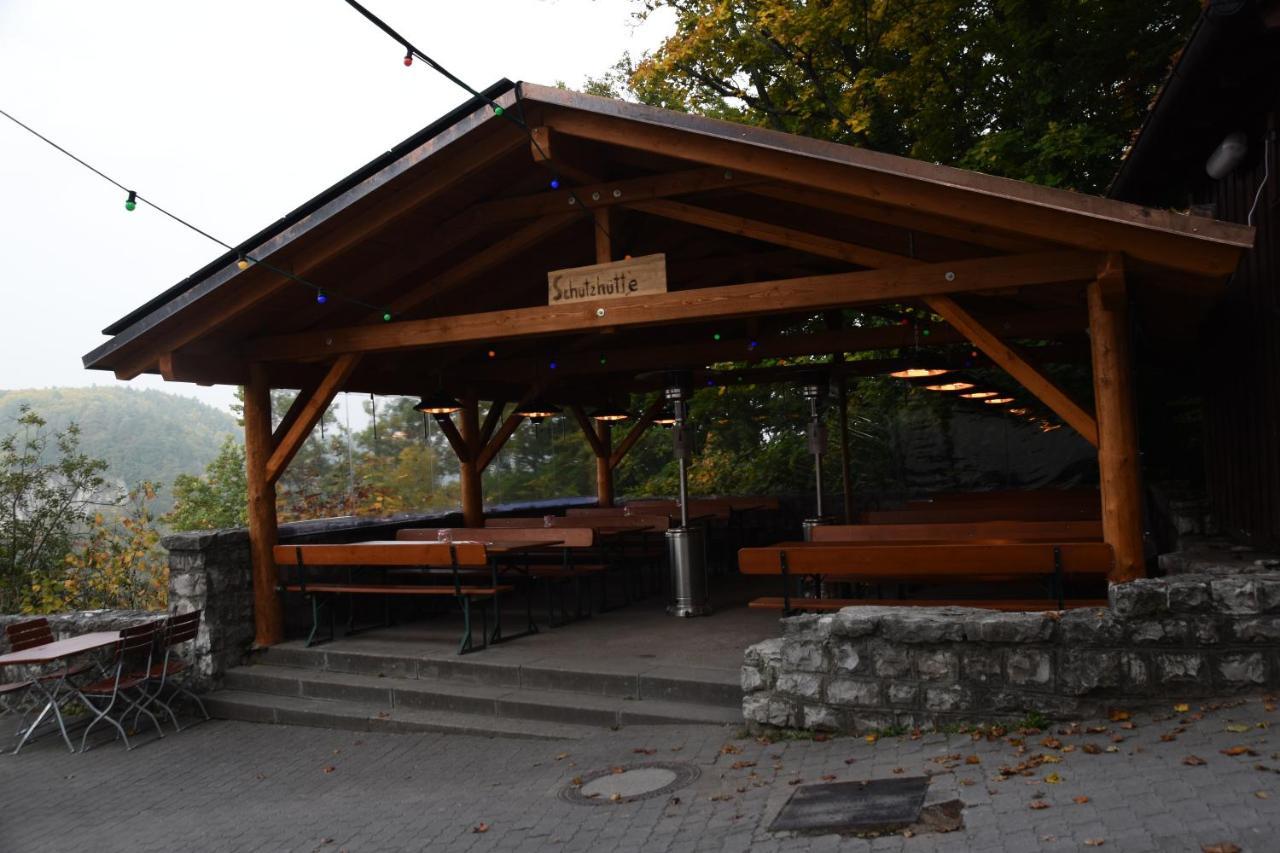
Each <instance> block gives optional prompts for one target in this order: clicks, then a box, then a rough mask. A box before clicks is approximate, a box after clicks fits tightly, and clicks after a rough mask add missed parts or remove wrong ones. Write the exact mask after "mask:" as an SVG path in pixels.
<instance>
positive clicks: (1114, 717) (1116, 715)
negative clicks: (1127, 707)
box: [1107, 708, 1132, 723]
mask: <svg viewBox="0 0 1280 853" xmlns="http://www.w3.org/2000/svg"><path fill="white" fill-rule="evenodd" d="M1131 716H1132V714H1130V713H1129V712H1128V711H1122V710H1121V709H1119V708H1112V709H1111V710H1110V711H1108V712H1107V719H1109V720H1111V722H1113V723H1119V722H1121V721H1123V720H1127V719H1129V717H1131Z"/></svg>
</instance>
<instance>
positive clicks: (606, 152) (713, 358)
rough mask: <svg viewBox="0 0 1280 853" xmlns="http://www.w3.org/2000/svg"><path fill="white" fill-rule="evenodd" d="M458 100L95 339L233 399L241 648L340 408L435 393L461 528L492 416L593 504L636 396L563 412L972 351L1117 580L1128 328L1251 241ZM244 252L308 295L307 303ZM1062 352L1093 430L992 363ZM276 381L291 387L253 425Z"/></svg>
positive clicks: (553, 95)
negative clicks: (1092, 469)
mask: <svg viewBox="0 0 1280 853" xmlns="http://www.w3.org/2000/svg"><path fill="white" fill-rule="evenodd" d="M484 94H485V97H486V98H490V99H492V101H493V102H495V103H496V104H497V105H499V106H501V108H502V110H503V114H501V115H499V114H497V111H495V110H494V109H493V108H492V106H491V105H490V104H489V103H486V102H485V101H483V100H479V99H477V100H473V101H471V102H468V103H467V104H464V105H463V106H461V107H459V108H458V109H456V110H454V111H453V112H451V113H450V114H448V115H447V116H445V117H443V118H442V119H441V120H439V121H437V122H435V123H434V124H432V125H431V126H429V127H427V128H425V129H424V130H423V131H421V132H420V133H418V134H416V135H415V136H413V137H411V138H410V139H408V140H406V141H405V142H403V143H402V144H400V145H398V146H397V147H395V148H394V149H392V150H391V151H389V152H387V153H386V154H385V155H384V156H382V157H380V158H378V159H377V160H375V161H373V162H372V163H370V164H368V165H367V166H366V167H364V168H363V169H361V170H359V171H358V172H356V173H355V174H353V175H351V176H350V177H349V178H347V179H345V180H344V181H342V182H340V183H339V184H337V185H336V186H334V187H332V188H330V189H329V190H327V191H325V192H324V193H322V194H320V195H319V196H317V197H316V198H315V199H312V200H311V201H310V202H308V203H307V204H306V205H304V206H303V207H301V208H299V209H298V210H296V211H294V212H293V213H291V214H290V215H288V216H287V217H285V218H283V219H282V220H280V221H279V222H277V223H275V224H273V225H272V226H271V227H270V228H268V229H267V230H265V231H263V232H261V233H259V234H257V235H255V236H253V237H251V238H250V239H249V240H247V241H245V242H244V243H243V244H242V245H241V246H240V247H238V249H237V251H235V252H230V253H227V254H225V255H223V256H222V257H220V258H218V259H217V260H215V261H214V262H213V263H211V264H209V265H208V266H206V267H204V268H203V269H201V270H199V271H197V272H196V273H194V274H193V275H192V276H191V277H190V278H188V279H186V280H185V281H183V282H181V283H179V284H178V285H176V286H174V287H172V288H170V289H169V290H168V291H166V292H164V293H162V294H160V295H159V296H158V297H157V298H156V299H154V300H152V301H151V302H149V303H147V304H146V305H144V306H142V307H141V308H139V309H138V310H137V311H135V312H133V313H132V314H130V315H129V316H127V317H125V318H123V319H122V320H120V321H118V322H117V323H115V324H113V325H112V326H110V327H108V328H107V329H106V330H105V334H107V335H109V336H110V340H108V341H107V342H106V343H104V344H102V345H101V346H100V347H98V348H97V349H95V350H94V351H93V352H91V353H89V354H88V355H86V356H85V358H84V363H85V366H86V367H88V368H91V369H97V370H110V371H113V372H114V373H115V375H116V376H117V377H119V378H122V379H130V378H133V377H135V376H138V375H139V374H142V373H147V372H150V373H159V374H161V375H162V376H163V377H164V378H165V379H166V380H170V381H177V382H195V383H199V384H240V385H243V386H244V387H245V443H246V451H247V457H248V472H249V484H250V486H249V489H250V494H249V502H250V513H249V517H250V535H251V540H252V543H253V547H252V550H253V557H254V585H255V601H256V608H255V610H256V613H255V620H256V629H257V640H258V642H259V643H260V644H264V645H269V644H273V643H276V642H278V641H279V640H280V639H281V638H282V633H283V625H282V613H281V607H280V603H279V601H278V598H277V596H276V594H275V566H274V564H273V561H272V546H273V545H274V544H275V541H276V537H277V524H276V510H275V483H276V481H277V479H278V478H279V477H280V475H281V472H282V471H284V469H285V468H286V466H287V465H288V464H289V462H290V460H291V458H292V457H293V456H294V454H295V453H296V452H297V451H298V449H299V447H300V446H301V444H302V442H303V441H304V440H305V438H306V437H307V435H308V434H309V433H310V431H311V430H312V428H313V427H314V426H315V424H316V423H317V422H318V420H319V418H320V416H321V415H322V413H323V412H324V411H325V410H326V408H327V407H328V405H329V404H330V402H331V401H332V400H333V398H334V396H335V395H336V394H337V393H339V392H341V391H358V392H363V393H377V394H405V395H412V394H420V393H426V392H430V391H432V390H434V389H436V388H437V387H442V388H443V390H446V391H447V392H448V393H450V394H451V395H453V396H455V397H457V398H459V399H460V401H461V403H462V408H461V411H460V412H459V413H458V415H457V416H456V417H457V421H456V423H455V422H454V420H453V419H451V418H449V417H441V418H440V423H441V426H442V428H443V429H444V431H445V434H446V435H447V437H448V438H449V441H450V443H451V445H452V446H453V448H454V450H455V452H456V453H457V455H458V458H459V462H460V471H461V486H462V503H463V512H464V515H465V519H466V524H467V525H468V526H476V525H478V524H480V523H481V522H482V519H483V508H482V506H483V504H482V495H481V488H480V482H481V480H480V475H481V472H482V471H483V470H484V468H485V466H486V465H488V464H489V462H490V461H491V460H492V459H493V458H494V455H495V454H496V453H497V451H498V449H499V448H501V446H502V445H503V443H504V442H505V441H506V440H507V439H508V438H509V437H510V435H511V434H512V433H513V431H514V430H515V429H516V428H517V427H518V426H519V424H520V423H521V420H522V416H521V415H519V414H515V413H509V411H508V408H507V407H508V405H509V404H510V403H514V402H520V401H528V400H530V399H532V398H534V397H538V396H548V397H550V398H551V399H553V400H554V401H556V402H558V403H561V404H565V405H569V406H570V409H571V411H573V412H574V413H575V414H577V416H578V419H579V421H580V422H581V423H582V426H583V430H584V433H585V434H586V438H587V439H588V440H589V441H590V444H591V446H592V449H593V450H594V452H595V454H596V457H597V483H598V488H599V499H600V502H601V503H602V504H605V505H608V504H610V503H611V501H612V498H613V495H612V476H611V471H612V469H613V468H614V467H615V466H616V465H617V464H618V462H619V461H620V460H621V459H622V457H623V456H624V455H625V454H626V452H627V451H628V449H630V447H631V446H632V445H633V444H634V442H635V440H636V439H637V438H638V437H639V435H640V433H641V431H643V429H644V428H645V427H646V426H647V425H648V424H649V423H650V422H651V421H652V419H653V417H654V416H655V414H656V413H657V411H658V402H655V404H654V405H652V406H650V407H649V409H648V410H647V411H646V412H645V415H644V416H643V417H642V418H641V419H640V420H639V421H638V422H637V424H636V425H635V426H634V427H633V428H632V429H631V431H630V432H629V433H628V434H627V435H626V436H625V437H624V438H622V439H621V441H619V442H618V443H617V444H616V445H615V444H614V443H613V436H612V435H611V430H610V427H609V426H608V425H607V424H596V425H592V424H591V423H590V421H589V420H588V419H587V418H586V417H585V416H583V415H582V413H581V409H580V406H581V405H583V404H588V403H596V402H600V401H601V397H600V389H601V388H608V389H611V390H614V391H617V392H624V391H637V390H644V389H646V388H647V389H658V388H660V387H661V380H653V379H650V378H648V377H646V376H645V375H644V374H646V373H647V372H650V371H655V370H662V369H677V368H679V369H693V370H703V369H705V368H706V366H707V365H710V364H716V363H720V362H737V361H750V360H753V359H756V358H765V357H780V356H797V355H825V354H832V353H852V352H865V351H874V350H884V349H891V348H897V347H907V346H910V345H912V343H913V342H915V343H918V344H922V345H928V346H930V347H936V346H945V345H948V344H956V343H958V342H963V341H969V342H971V343H972V345H973V346H974V347H976V348H977V349H979V350H981V351H982V353H983V354H984V355H985V356H986V357H987V358H989V359H990V361H991V362H992V363H993V364H995V365H998V366H999V367H1001V368H1003V369H1004V370H1005V371H1007V372H1008V373H1009V374H1010V375H1011V376H1012V377H1013V378H1014V379H1016V380H1017V381H1018V382H1019V383H1021V384H1022V385H1023V386H1025V387H1026V389H1027V390H1028V391H1029V392H1030V393H1031V394H1033V395H1034V396H1035V397H1036V398H1038V399H1039V400H1040V401H1041V402H1042V403H1043V404H1044V406H1045V407H1047V408H1048V409H1049V410H1052V412H1054V413H1055V414H1056V415H1057V416H1058V417H1059V418H1060V419H1061V420H1062V421H1063V422H1064V423H1065V424H1067V425H1068V426H1070V427H1071V428H1073V429H1075V430H1077V431H1078V432H1079V433H1080V434H1081V435H1082V436H1083V437H1084V438H1085V439H1086V440H1088V441H1089V442H1090V443H1092V444H1093V445H1094V446H1096V447H1097V449H1098V461H1099V469H1100V473H1101V494H1102V504H1103V506H1102V509H1103V519H1104V538H1105V541H1106V542H1107V543H1108V544H1109V545H1110V546H1111V547H1112V549H1113V550H1114V554H1115V568H1114V570H1113V572H1112V575H1111V577H1112V580H1116V581H1119V580H1126V579H1129V578H1132V577H1135V576H1138V575H1140V574H1141V573H1142V571H1143V553H1142V529H1141V520H1140V516H1141V503H1142V496H1141V487H1140V470H1139V457H1138V446H1137V433H1136V427H1135V420H1134V415H1133V411H1132V399H1131V398H1132V389H1131V364H1130V348H1129V340H1128V328H1129V325H1128V324H1129V319H1128V314H1129V312H1130V310H1133V311H1135V312H1141V314H1142V316H1143V319H1144V324H1145V328H1146V330H1147V332H1148V334H1149V335H1151V336H1153V338H1154V339H1156V340H1158V341H1159V342H1160V343H1161V344H1162V345H1165V346H1169V347H1176V346H1178V344H1179V342H1180V341H1183V340H1186V339H1187V338H1188V336H1190V335H1191V334H1193V330H1194V328H1195V325H1196V322H1197V319H1198V317H1199V315H1200V313H1201V312H1202V311H1203V309H1204V307H1205V306H1206V305H1207V304H1208V303H1209V302H1210V301H1211V300H1212V299H1213V297H1214V295H1215V293H1216V292H1217V291H1218V290H1219V288H1220V287H1221V286H1222V285H1223V283H1224V281H1225V280H1226V277H1227V276H1228V275H1229V274H1230V273H1231V271H1232V270H1234V269H1235V267H1236V264H1237V261H1238V258H1239V256H1240V254H1241V252H1242V251H1243V250H1245V249H1246V248H1248V247H1249V246H1250V245H1251V244H1252V229H1250V228H1246V227H1243V226H1239V225H1234V224H1228V223H1223V222H1218V221H1214V220H1211V219H1205V218H1197V217H1192V216H1183V215H1179V214H1175V213H1170V212H1167V211H1162V210H1152V209H1148V208H1144V207H1139V206H1136V205H1132V204H1126V203H1122V202H1119V201H1114V200H1109V199H1103V198H1095V197H1090V196H1084V195H1079V194H1076V193H1072V192H1065V191H1061V190H1054V189H1049V188H1045V187H1040V186H1034V185H1031V184H1026V183H1021V182H1018V181H1013V180H1007V179H1003V178H995V177H990V176H987V175H982V174H977V173H974V172H968V171H963V170H960V169H954V168H949V167H944V166H938V165H934V164H930V163H922V162H917V161H914V160H910V159H905V158H902V157H895V156H890V155H885V154H879V153H876V152H873V151H867V150H863V149H857V148H850V147H847V146H843V145H838V144H833V143H828V142H821V141H817V140H813V139H807V138H801V137H796V136H791V135H788V134H784V133H778V132H774V131H769V130H763V129H760V128H755V127H746V126H742V125H738V124H732V123H728V122H723V121H716V120H712V119H707V118H702V117H698V116H692V115H686V114H682V113H675V112H668V111H664V110H660V109H654V108H650V107H646V106H640V105H636V104H631V103H625V102H621V101H614V100H608V99H602V98H597V97H590V96H587V95H582V94H578V93H575V92H570V91H565V90H561V89H556V88H548V87H544V86H536V85H531V84H527V83H518V84H512V83H510V82H507V81H503V82H501V83H498V84H496V85H495V86H493V87H491V88H490V89H488V90H486V92H485V93H484ZM512 119H518V121H513V120H512ZM520 122H523V123H524V125H527V127H528V128H529V130H528V131H526V130H525V129H524V127H523V126H522V125H521V123H520ZM553 177H555V179H556V183H557V184H558V186H557V187H552V186H551V183H550V182H551V179H552V178H553ZM242 254H243V255H246V256H248V258H251V259H254V260H256V261H267V262H269V264H270V266H272V267H274V268H275V269H276V270H286V271H289V272H291V273H292V274H293V275H295V276H299V277H303V278H305V279H306V280H307V281H308V282H313V283H315V284H317V285H319V286H321V287H325V288H330V287H331V288H332V290H331V291H328V292H327V293H326V295H327V297H328V298H327V300H326V301H325V303H324V304H319V302H318V300H317V299H316V295H317V294H316V293H315V291H314V290H312V289H311V288H309V287H308V286H307V285H306V284H304V283H300V282H299V281H298V280H296V279H294V278H290V277H287V276H284V275H280V274H278V273H277V272H274V271H273V270H271V269H268V268H267V267H268V265H267V264H263V263H250V264H247V265H244V264H241V263H238V262H237V261H238V259H239V258H240V257H241V255H242ZM654 254H662V255H665V272H666V289H665V291H658V292H642V293H636V294H633V295H628V296H624V297H616V296H608V297H605V298H604V299H576V300H565V301H561V302H554V303H552V304H549V297H548V280H547V277H548V273H549V272H551V271H556V270H563V269H567V268H577V267H582V266H586V265H591V264H593V263H594V264H602V263H610V262H617V261H620V260H624V259H628V260H629V259H633V258H634V259H637V260H639V259H643V258H647V257H648V256H651V255H654ZM242 266H243V267H244V268H242ZM904 303H906V304H912V303H915V304H922V305H923V306H925V307H926V308H927V310H928V311H929V312H931V313H932V314H934V315H937V316H938V317H941V318H942V319H943V320H944V321H945V323H940V324H938V327H937V328H935V329H932V330H931V332H932V333H931V334H930V335H929V336H928V337H927V338H925V339H924V340H923V341H921V340H919V339H918V337H916V336H915V335H914V330H913V329H910V328H906V327H901V326H896V325H886V326H875V327H852V328H839V327H834V328H833V327H828V328H826V329H825V330H823V331H820V332H816V333H813V334H809V335H797V334H785V335H784V334H780V333H779V330H780V329H783V328H787V327H794V326H795V325H796V324H797V322H798V321H800V320H803V319H806V318H811V317H813V316H814V315H816V314H820V313H822V312H830V311H835V310H836V309H842V308H860V309H873V308H874V306H876V305H880V304H894V305H901V304H904ZM384 315H385V317H384ZM1086 334H1087V336H1088V342H1089V343H1088V351H1089V352H1090V355H1091V361H1092V367H1093V377H1094V391H1095V393H1094V398H1095V405H1094V407H1093V408H1094V410H1093V411H1090V410H1089V409H1088V408H1086V407H1085V406H1082V405H1081V404H1080V403H1079V402H1077V401H1075V400H1073V399H1072V398H1071V397H1070V396H1069V395H1068V394H1067V393H1065V392H1064V391H1063V390H1062V389H1061V388H1060V387H1059V386H1058V385H1056V384H1055V383H1054V381H1052V380H1051V379H1050V378H1049V376H1048V375H1047V374H1046V373H1045V372H1044V370H1043V369H1042V367H1041V366H1040V365H1039V364H1037V363H1036V362H1035V361H1033V360H1032V359H1031V358H1030V357H1029V356H1028V355H1027V354H1026V351H1025V350H1023V349H1020V348H1019V347H1018V346H1017V341H1019V340H1020V339H1036V340H1062V341H1071V340H1072V339H1075V340H1077V341H1080V340H1082V339H1083V337H1084V336H1085V335H1086ZM553 361H554V362H555V368H554V370H552V369H551V362H553ZM881 369H883V366H882V367H881ZM273 388H296V389H301V393H300V394H299V395H298V397H297V400H296V402H295V403H294V405H293V406H292V408H291V409H290V410H289V411H288V412H287V413H285V414H284V417H283V421H282V422H281V423H279V425H278V426H277V427H275V429H274V431H273V428H272V425H273V420H272V413H271V402H270V400H271V397H270V392H271V389H273ZM660 399H661V398H660V397H659V398H658V401H660ZM482 400H483V401H490V405H489V407H488V408H487V410H486V412H485V413H484V416H483V418H482V416H481V409H480V402H479V401H482Z"/></svg>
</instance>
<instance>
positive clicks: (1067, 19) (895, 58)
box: [588, 0, 1200, 192]
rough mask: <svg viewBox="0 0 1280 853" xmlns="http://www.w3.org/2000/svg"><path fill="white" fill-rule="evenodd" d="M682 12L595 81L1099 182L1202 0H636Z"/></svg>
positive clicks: (861, 141) (1035, 175)
mask: <svg viewBox="0 0 1280 853" xmlns="http://www.w3.org/2000/svg"><path fill="white" fill-rule="evenodd" d="M637 2H638V4H639V5H640V7H641V11H640V12H639V14H640V15H641V16H642V17H643V16H644V15H646V14H648V13H650V12H652V11H654V10H656V9H660V8H664V9H670V10H672V11H674V13H675V16H676V29H675V32H674V33H673V34H672V35H671V36H670V37H669V38H667V40H666V41H665V42H663V44H662V45H661V46H660V47H659V48H658V50H656V51H655V52H654V53H653V54H652V55H646V56H644V57H642V58H641V59H640V60H639V61H638V62H633V61H632V60H631V59H630V58H629V57H626V56H624V57H623V59H622V60H621V61H620V63H619V64H618V65H617V66H616V67H615V69H614V70H613V72H611V73H610V74H606V75H605V76H604V77H602V78H601V79H599V80H596V81H592V83H591V84H590V85H589V86H588V88H589V89H590V90H592V91H594V92H597V93H612V94H615V95H617V94H622V93H627V94H630V95H631V96H632V97H634V98H636V99H638V100H640V101H642V102H644V103H648V104H653V105H656V106H662V107H667V108H670V109H679V110H686V111H690V112H699V113H703V114H706V115H713V116H717V117H721V118H728V119H732V120H735V121H741V122H745V123H748V124H757V125H762V126H767V127H772V128H775V129H778V130H785V131H788V132H792V133H799V134H802V135H804V136H812V137H817V138H822V139H831V140H834V141H837V142H844V143H847V144H850V145H857V146H865V147H868V148H872V149H875V150H877V151H884V152H887V153H892V154H904V155H908V156H911V157H915V158H918V159H922V160H930V161H934V162H939V163H948V164H953V165H957V166H962V167H966V168H972V169H977V170H980V171H984V172H988V173H991V174H996V175H1004V176H1007V177H1012V178H1018V179H1020V180H1027V181H1032V182H1035V183H1041V184H1047V185H1050V186H1062V187H1069V188H1073V189H1078V190H1082V191H1089V192H1097V191H1099V190H1101V189H1103V188H1104V187H1105V186H1106V183H1107V181H1108V180H1109V179H1110V177H1111V175H1112V174H1114V172H1115V167H1116V165H1117V162H1118V158H1119V156H1120V154H1121V153H1122V151H1123V149H1124V146H1125V144H1126V143H1127V142H1128V140H1129V137H1130V135H1131V133H1132V132H1133V129H1134V128H1136V127H1138V126H1139V125H1140V124H1141V119H1142V116H1143V115H1144V113H1145V110H1146V107H1147V104H1148V103H1149V102H1150V99H1151V96H1152V94H1153V93H1154V91H1155V89H1156V87H1157V86H1158V85H1159V82H1160V80H1161V79H1162V77H1163V75H1164V73H1165V71H1166V69H1167V67H1168V65H1169V62H1170V58H1171V57H1172V56H1173V55H1174V53H1175V52H1176V51H1177V50H1178V49H1179V47H1180V46H1181V44H1182V42H1183V40H1184V39H1185V37H1186V34H1187V32H1188V31H1189V29H1190V26H1191V24H1192V22H1193V21H1194V20H1195V17H1196V15H1197V13H1198V11H1199V6H1200V4H1199V3H1195V2H1192V1H1191V0H1153V2H1149V3H1131V2H1125V0H1089V2H1080V0H1035V2H1032V0H990V2H972V0H969V2H966V0H917V2H902V0H878V2H875V0H863V2H861V3H852V2H845V3H837V2H833V0H819V2H814V0H637Z"/></svg>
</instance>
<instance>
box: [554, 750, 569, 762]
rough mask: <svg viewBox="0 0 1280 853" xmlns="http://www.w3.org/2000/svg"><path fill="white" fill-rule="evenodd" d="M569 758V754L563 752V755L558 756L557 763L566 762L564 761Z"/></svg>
mask: <svg viewBox="0 0 1280 853" xmlns="http://www.w3.org/2000/svg"><path fill="white" fill-rule="evenodd" d="M568 757H569V753H567V752H562V753H560V754H559V755H557V756H556V761H564V760H565V759H566V758H568Z"/></svg>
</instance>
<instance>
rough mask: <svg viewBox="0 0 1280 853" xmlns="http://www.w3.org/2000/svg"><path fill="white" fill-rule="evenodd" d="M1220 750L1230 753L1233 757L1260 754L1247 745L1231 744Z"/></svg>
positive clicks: (1225, 753)
mask: <svg viewBox="0 0 1280 853" xmlns="http://www.w3.org/2000/svg"><path fill="white" fill-rule="evenodd" d="M1218 751H1219V752H1221V753H1222V754H1223V755H1230V756H1232V757H1235V756H1237V755H1257V754H1258V753H1256V752H1254V751H1253V750H1252V749H1250V748H1249V747H1247V746H1230V747H1227V748H1226V749H1220V750H1218Z"/></svg>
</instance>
